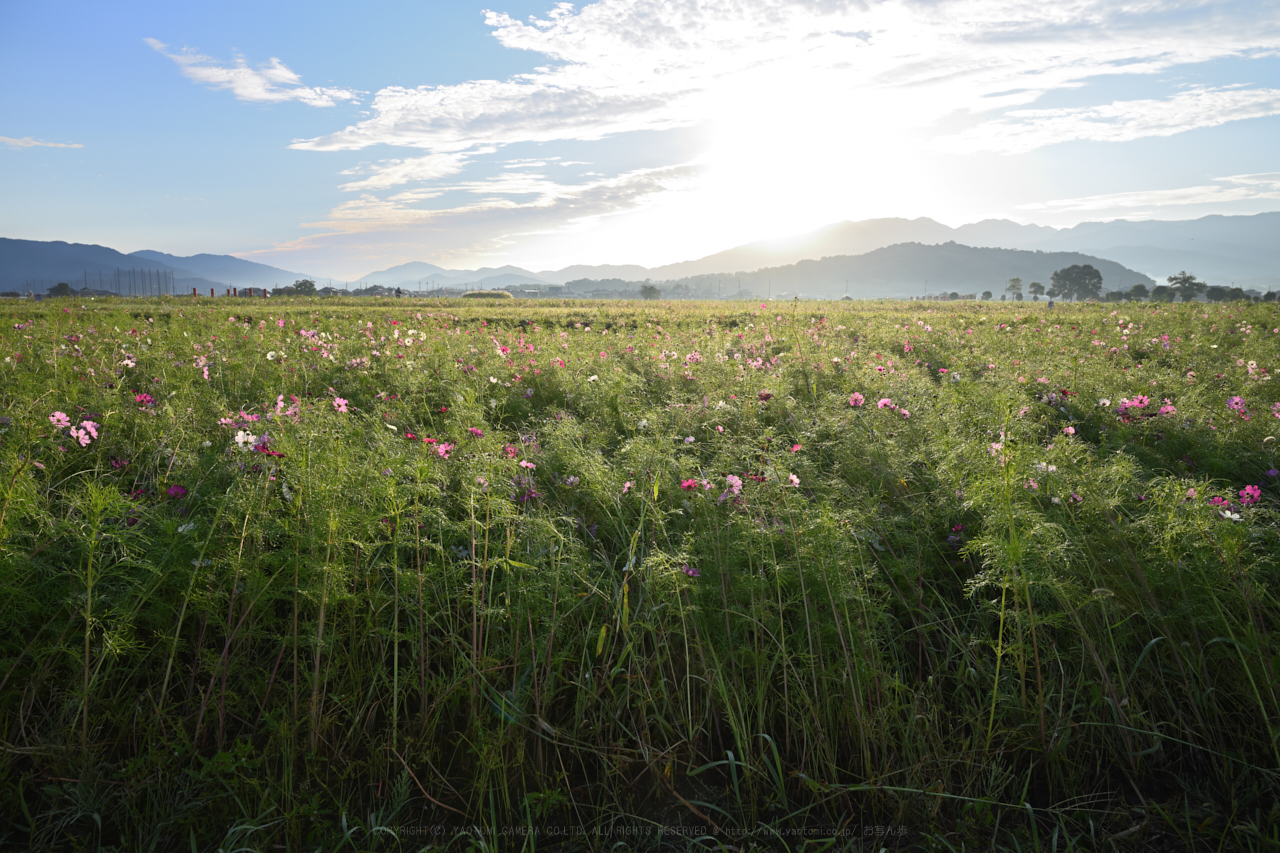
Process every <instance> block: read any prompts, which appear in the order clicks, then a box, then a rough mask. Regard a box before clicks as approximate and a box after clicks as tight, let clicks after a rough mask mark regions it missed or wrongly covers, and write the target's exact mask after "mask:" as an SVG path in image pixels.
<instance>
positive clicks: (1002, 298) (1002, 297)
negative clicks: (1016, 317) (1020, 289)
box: [1000, 293, 1009, 302]
mask: <svg viewBox="0 0 1280 853" xmlns="http://www.w3.org/2000/svg"><path fill="white" fill-rule="evenodd" d="M1008 298H1009V297H1008V296H1007V295H1006V294H1003V293H1002V294H1000V301H1001V302H1004V301H1005V300H1006V299H1008Z"/></svg>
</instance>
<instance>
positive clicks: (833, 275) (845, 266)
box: [679, 242, 1155, 299]
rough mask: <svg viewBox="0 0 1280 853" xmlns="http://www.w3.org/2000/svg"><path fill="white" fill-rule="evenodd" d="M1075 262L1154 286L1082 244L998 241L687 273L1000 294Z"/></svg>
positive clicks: (710, 288)
mask: <svg viewBox="0 0 1280 853" xmlns="http://www.w3.org/2000/svg"><path fill="white" fill-rule="evenodd" d="M1075 264H1091V265H1093V266H1094V267H1095V268H1096V269H1097V270H1098V271H1099V272H1100V273H1102V282H1103V288H1104V289H1105V290H1128V289H1129V288H1130V287H1132V286H1133V285H1135V284H1145V285H1147V286H1148V287H1151V286H1152V285H1154V284H1155V282H1154V281H1153V280H1152V279H1151V278H1150V277H1149V276H1147V275H1144V274H1142V273H1140V272H1135V271H1134V270H1131V269H1128V268H1127V267H1124V266H1122V265H1120V264H1118V263H1116V262H1115V261H1110V260H1106V259H1104V258H1097V257H1093V256H1091V255H1085V254H1081V253H1079V252H1032V251H1027V250H1022V249H994V248H986V247H975V246H963V245H960V244H959V243H954V242H948V243H944V244H942V245H924V244H922V243H900V244H897V245H894V246H887V247H884V248H881V249H875V250H873V251H870V252H866V253H863V254H860V255H837V256H833V257H827V258H822V259H820V260H804V261H800V262H799V263H795V264H787V265H783V266H774V267H766V268H764V269H761V270H756V271H754V272H748V273H741V274H736V275H734V276H717V275H703V276H691V277H686V278H683V279H681V280H680V281H679V283H681V284H684V285H685V286H686V287H687V288H688V289H689V290H691V291H692V292H693V293H703V294H707V295H711V296H715V295H717V294H718V293H722V294H723V295H725V296H729V295H731V294H733V293H735V292H736V291H737V289H738V287H739V286H741V288H742V289H743V290H744V291H749V292H751V293H753V294H754V295H755V296H774V297H778V296H791V295H796V294H797V293H799V294H803V295H805V296H810V297H827V298H839V297H841V296H843V295H844V293H845V287H846V284H845V283H846V281H847V282H848V293H849V295H850V296H853V297H855V298H858V299H872V298H883V297H907V296H923V295H925V294H926V293H941V292H951V291H957V292H959V293H978V294H981V293H982V291H984V290H990V291H991V292H992V293H993V294H994V295H995V296H996V297H997V298H999V295H1000V294H1001V293H1002V292H1004V288H1005V285H1006V283H1007V282H1008V281H1009V279H1011V278H1021V279H1022V280H1023V286H1024V288H1025V286H1026V285H1027V284H1029V283H1030V282H1032V281H1039V282H1041V283H1042V284H1044V285H1045V287H1046V288H1048V286H1049V281H1050V278H1051V277H1052V275H1053V273H1054V272H1055V271H1057V270H1060V269H1063V268H1065V267H1069V266H1073V265H1075Z"/></svg>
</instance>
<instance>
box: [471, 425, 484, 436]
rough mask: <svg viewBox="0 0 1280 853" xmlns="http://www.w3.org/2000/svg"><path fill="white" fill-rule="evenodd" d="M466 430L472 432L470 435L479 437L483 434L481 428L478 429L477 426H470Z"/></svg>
mask: <svg viewBox="0 0 1280 853" xmlns="http://www.w3.org/2000/svg"><path fill="white" fill-rule="evenodd" d="M467 432H469V433H471V434H472V435H474V436H475V437H476V438H480V437H481V436H483V435H484V430H482V429H480V428H478V427H471V428H470V429H468V430H467Z"/></svg>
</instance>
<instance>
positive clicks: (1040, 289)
mask: <svg viewBox="0 0 1280 853" xmlns="http://www.w3.org/2000/svg"><path fill="white" fill-rule="evenodd" d="M1027 293H1030V294H1031V301H1033V302H1039V301H1040V297H1041V296H1044V285H1043V284H1041V283H1040V282H1038V281H1033V282H1031V283H1030V284H1028V285H1027Z"/></svg>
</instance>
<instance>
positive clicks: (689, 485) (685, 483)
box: [680, 480, 698, 492]
mask: <svg viewBox="0 0 1280 853" xmlns="http://www.w3.org/2000/svg"><path fill="white" fill-rule="evenodd" d="M680 488H682V489H684V490H685V491H686V492H691V491H693V490H694V489H696V488H698V481H697V480H681V481H680Z"/></svg>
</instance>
